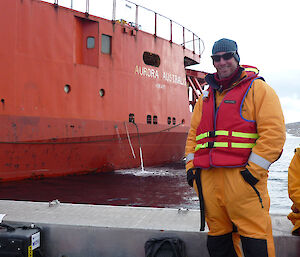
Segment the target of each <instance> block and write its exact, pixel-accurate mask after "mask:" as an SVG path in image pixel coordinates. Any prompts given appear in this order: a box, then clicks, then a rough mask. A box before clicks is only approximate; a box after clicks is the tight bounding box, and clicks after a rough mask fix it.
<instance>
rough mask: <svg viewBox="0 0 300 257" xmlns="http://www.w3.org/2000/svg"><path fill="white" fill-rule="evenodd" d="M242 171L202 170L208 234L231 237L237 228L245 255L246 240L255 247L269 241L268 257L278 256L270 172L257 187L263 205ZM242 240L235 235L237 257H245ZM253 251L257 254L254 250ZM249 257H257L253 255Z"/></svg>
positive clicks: (223, 169)
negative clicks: (269, 181) (270, 211)
mask: <svg viewBox="0 0 300 257" xmlns="http://www.w3.org/2000/svg"><path fill="white" fill-rule="evenodd" d="M242 169H243V168H211V169H203V170H202V171H201V182H202V192H203V197H204V203H205V219H206V222H207V225H208V227H209V232H208V235H209V236H216V237H217V236H221V235H226V234H229V233H231V232H232V231H233V225H235V226H236V228H237V233H238V234H239V235H240V236H241V238H242V243H243V248H244V252H245V246H244V242H245V238H246V239H247V240H248V239H250V241H251V240H252V242H255V243H254V245H256V242H259V241H264V243H265V242H267V251H268V257H275V248H274V241H273V235H272V224H271V218H270V215H269V208H270V198H269V194H268V189H267V177H268V175H267V172H266V174H265V176H263V177H262V178H261V179H260V180H259V182H258V183H257V184H256V185H255V188H256V189H257V191H258V192H259V194H260V197H261V200H262V202H260V200H259V197H258V194H257V192H255V190H254V189H253V187H251V186H250V185H249V184H248V183H247V182H246V181H245V180H244V178H243V177H242V175H241V173H240V171H241V170H242ZM194 185H195V183H194ZM239 241H240V240H239V237H238V236H236V233H233V243H234V247H235V249H236V252H237V254H238V256H242V255H241V250H240V249H239ZM248 241H249V240H248ZM245 245H246V243H245ZM252 250H253V252H254V254H255V249H251V251H252ZM248 256H256V255H253V253H252V255H251V254H249V255H248Z"/></svg>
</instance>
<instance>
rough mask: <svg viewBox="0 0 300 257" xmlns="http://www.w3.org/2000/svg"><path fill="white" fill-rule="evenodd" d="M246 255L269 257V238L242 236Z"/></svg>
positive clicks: (247, 256) (250, 256)
mask: <svg viewBox="0 0 300 257" xmlns="http://www.w3.org/2000/svg"><path fill="white" fill-rule="evenodd" d="M241 241H242V246H243V252H244V255H245V257H268V247H267V240H265V239H256V238H250V237H244V236H241Z"/></svg>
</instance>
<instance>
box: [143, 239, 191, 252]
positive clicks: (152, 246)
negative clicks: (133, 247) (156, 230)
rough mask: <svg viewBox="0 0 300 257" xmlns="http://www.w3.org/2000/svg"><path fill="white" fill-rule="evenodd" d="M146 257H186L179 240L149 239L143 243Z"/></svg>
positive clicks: (183, 246) (182, 244)
mask: <svg viewBox="0 0 300 257" xmlns="http://www.w3.org/2000/svg"><path fill="white" fill-rule="evenodd" d="M145 256H146V257H187V256H186V252H185V244H184V242H183V241H182V240H181V239H180V238H176V237H164V238H151V239H149V240H148V241H147V242H146V243H145Z"/></svg>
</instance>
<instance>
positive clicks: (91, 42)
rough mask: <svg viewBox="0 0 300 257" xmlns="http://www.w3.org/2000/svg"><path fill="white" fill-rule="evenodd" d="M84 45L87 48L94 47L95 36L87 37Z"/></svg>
mask: <svg viewBox="0 0 300 257" xmlns="http://www.w3.org/2000/svg"><path fill="white" fill-rule="evenodd" d="M86 47H87V48H88V49H93V48H95V38H94V37H87V40H86Z"/></svg>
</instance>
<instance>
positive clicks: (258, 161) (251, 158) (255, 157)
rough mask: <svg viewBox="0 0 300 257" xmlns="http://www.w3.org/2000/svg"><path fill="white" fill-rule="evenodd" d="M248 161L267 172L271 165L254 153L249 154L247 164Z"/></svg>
mask: <svg viewBox="0 0 300 257" xmlns="http://www.w3.org/2000/svg"><path fill="white" fill-rule="evenodd" d="M249 161H250V162H253V163H255V164H257V165H258V166H260V167H262V168H263V169H265V170H268V169H269V167H270V166H271V164H272V163H271V162H269V161H268V160H266V159H265V158H263V157H261V156H259V155H258V154H256V153H254V152H252V153H251V154H250V156H249V159H248V162H249Z"/></svg>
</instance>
